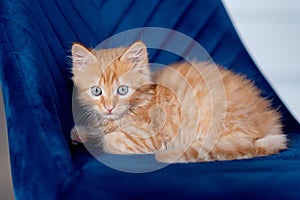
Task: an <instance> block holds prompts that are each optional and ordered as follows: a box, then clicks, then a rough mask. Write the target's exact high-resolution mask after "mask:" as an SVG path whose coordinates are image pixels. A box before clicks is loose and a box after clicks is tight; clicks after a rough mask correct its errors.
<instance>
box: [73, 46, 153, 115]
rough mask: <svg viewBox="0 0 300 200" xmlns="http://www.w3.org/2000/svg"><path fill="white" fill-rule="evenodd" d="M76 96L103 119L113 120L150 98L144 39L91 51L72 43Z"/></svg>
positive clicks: (148, 71)
mask: <svg viewBox="0 0 300 200" xmlns="http://www.w3.org/2000/svg"><path fill="white" fill-rule="evenodd" d="M72 62H73V67H72V72H73V78H72V79H73V82H74V85H75V87H76V92H77V94H76V95H77V98H78V100H79V102H80V103H81V104H83V105H88V106H91V107H92V109H94V110H95V111H96V112H97V113H98V114H99V115H100V116H101V117H102V118H104V119H111V120H116V119H119V118H121V117H122V116H124V115H125V114H126V113H128V112H130V111H131V110H133V109H134V108H135V107H138V106H141V105H143V104H145V103H147V101H148V100H149V99H150V96H151V95H152V93H153V91H152V90H151V88H152V86H151V85H152V84H151V75H150V69H149V63H148V55H147V48H146V46H145V44H144V43H143V42H140V41H138V42H135V43H134V44H132V45H131V46H130V47H120V48H115V49H103V50H90V49H88V48H86V47H84V46H83V45H80V44H77V43H75V44H73V46H72Z"/></svg>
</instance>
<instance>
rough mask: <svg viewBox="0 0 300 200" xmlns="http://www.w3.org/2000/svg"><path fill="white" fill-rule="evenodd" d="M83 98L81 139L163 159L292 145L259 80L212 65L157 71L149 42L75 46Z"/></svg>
mask: <svg viewBox="0 0 300 200" xmlns="http://www.w3.org/2000/svg"><path fill="white" fill-rule="evenodd" d="M72 60H73V68H72V72H73V81H74V85H75V89H76V98H77V100H78V102H79V104H80V105H81V106H82V107H83V110H82V112H81V115H82V114H83V115H85V114H86V115H87V116H88V117H87V118H86V119H87V120H85V125H84V126H77V127H74V128H73V130H72V131H71V138H72V140H73V141H77V142H82V143H88V142H91V141H92V142H95V141H96V143H97V144H98V145H100V146H101V148H102V149H103V151H104V152H107V153H114V154H141V153H155V157H156V159H157V160H158V161H161V162H201V161H214V160H230V159H241V158H252V157H255V156H263V155H269V154H275V153H278V152H279V151H280V150H283V149H286V148H287V138H286V136H285V135H284V134H283V133H282V124H281V122H280V117H281V116H280V114H279V113H278V112H277V111H276V110H274V109H272V107H271V105H270V102H269V101H268V100H266V99H264V98H262V97H261V96H260V92H259V90H258V89H257V88H255V86H254V85H253V84H252V83H251V81H249V80H247V79H245V78H244V77H243V76H240V75H237V74H234V73H233V72H231V71H229V70H225V69H223V68H221V67H216V66H215V65H214V64H212V63H209V62H204V63H197V62H193V63H189V62H181V63H175V64H172V65H170V66H168V67H166V68H164V69H161V70H159V71H155V72H151V71H150V68H149V63H148V54H147V48H146V46H145V44H144V43H143V42H141V41H138V42H135V43H134V44H132V45H131V46H130V47H120V48H115V49H103V50H90V49H88V48H86V47H84V46H82V45H80V44H74V45H73V46H72Z"/></svg>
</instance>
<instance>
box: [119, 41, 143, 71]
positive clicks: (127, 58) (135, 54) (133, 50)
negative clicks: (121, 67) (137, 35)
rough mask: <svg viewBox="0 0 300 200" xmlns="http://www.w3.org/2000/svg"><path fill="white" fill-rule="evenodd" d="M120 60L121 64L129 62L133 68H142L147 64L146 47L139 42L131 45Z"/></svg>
mask: <svg viewBox="0 0 300 200" xmlns="http://www.w3.org/2000/svg"><path fill="white" fill-rule="evenodd" d="M120 60H121V61H122V62H129V63H132V64H133V65H134V67H138V68H139V67H142V66H143V65H145V64H148V54H147V47H146V45H145V44H144V43H143V42H141V41H138V42H135V43H133V44H132V45H131V46H130V47H129V48H128V49H127V50H126V51H125V52H124V53H123V55H122V56H121V58H120Z"/></svg>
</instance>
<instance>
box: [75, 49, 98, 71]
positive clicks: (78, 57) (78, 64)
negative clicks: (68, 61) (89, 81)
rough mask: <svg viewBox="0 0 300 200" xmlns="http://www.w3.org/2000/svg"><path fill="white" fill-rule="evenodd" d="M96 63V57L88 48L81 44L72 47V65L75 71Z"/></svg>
mask: <svg viewBox="0 0 300 200" xmlns="http://www.w3.org/2000/svg"><path fill="white" fill-rule="evenodd" d="M96 61H97V58H96V56H94V55H93V53H92V52H91V51H90V50H89V49H88V48H86V47H85V46H83V45H81V44H79V43H74V44H73V45H72V63H73V70H74V71H76V70H79V69H80V68H82V67H83V68H84V67H85V66H86V65H87V64H88V63H93V62H96Z"/></svg>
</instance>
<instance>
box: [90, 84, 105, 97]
mask: <svg viewBox="0 0 300 200" xmlns="http://www.w3.org/2000/svg"><path fill="white" fill-rule="evenodd" d="M91 91H92V94H93V95H94V96H96V97H97V96H100V95H101V94H102V89H101V88H100V87H98V86H94V87H92V88H91Z"/></svg>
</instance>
